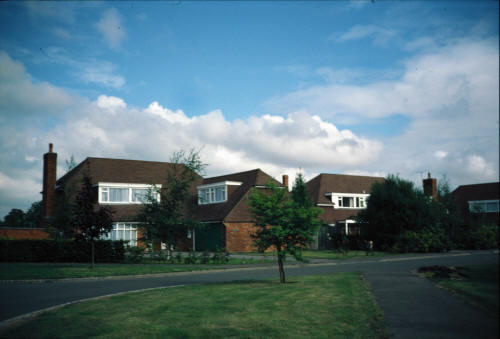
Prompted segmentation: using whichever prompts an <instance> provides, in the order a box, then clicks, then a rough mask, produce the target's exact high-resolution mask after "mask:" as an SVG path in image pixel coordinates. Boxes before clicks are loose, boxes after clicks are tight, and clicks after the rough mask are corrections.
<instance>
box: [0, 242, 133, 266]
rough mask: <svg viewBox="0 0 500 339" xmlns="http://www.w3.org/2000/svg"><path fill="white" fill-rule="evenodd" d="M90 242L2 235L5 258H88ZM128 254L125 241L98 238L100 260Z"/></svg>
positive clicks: (0, 257) (0, 254)
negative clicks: (17, 238) (26, 238)
mask: <svg viewBox="0 0 500 339" xmlns="http://www.w3.org/2000/svg"><path fill="white" fill-rule="evenodd" d="M90 255H91V246H90V243H89V242H87V241H84V240H78V241H74V240H12V239H0V261H1V262H9V261H10V262H88V261H89V258H90ZM124 256H125V248H124V246H123V241H110V240H97V241H96V242H95V257H96V261H97V262H120V261H123V259H124Z"/></svg>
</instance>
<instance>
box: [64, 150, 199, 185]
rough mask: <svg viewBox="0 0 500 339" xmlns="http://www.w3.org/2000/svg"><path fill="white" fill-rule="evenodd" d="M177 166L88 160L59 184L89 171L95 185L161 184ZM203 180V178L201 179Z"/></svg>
mask: <svg viewBox="0 0 500 339" xmlns="http://www.w3.org/2000/svg"><path fill="white" fill-rule="evenodd" d="M174 166H183V165H178V164H177V165H176V164H172V163H168V162H158V161H142V160H125V159H109V158H91V157H89V158H86V159H85V160H84V161H82V162H81V163H80V164H79V165H78V166H76V167H75V168H73V169H72V170H71V171H70V172H68V173H66V174H65V175H64V176H63V177H61V178H60V179H59V180H58V181H57V183H58V184H59V185H61V184H65V183H66V181H67V180H68V179H70V178H71V179H72V178H73V177H74V176H76V175H78V174H80V175H82V174H83V172H84V171H85V170H86V169H88V170H89V174H90V176H91V177H92V182H93V183H98V182H117V183H129V184H132V183H141V184H151V183H152V184H161V183H163V182H164V181H165V179H166V177H167V172H168V171H169V170H170V169H173V168H174ZM200 180H201V177H200Z"/></svg>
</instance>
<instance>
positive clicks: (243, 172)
mask: <svg viewBox="0 0 500 339" xmlns="http://www.w3.org/2000/svg"><path fill="white" fill-rule="evenodd" d="M254 171H255V172H256V171H262V170H261V169H260V168H255V169H253V170H249V171H242V172H236V173H229V174H222V175H216V176H213V177H206V178H204V179H214V178H220V177H227V176H230V175H238V174H245V173H250V172H254Z"/></svg>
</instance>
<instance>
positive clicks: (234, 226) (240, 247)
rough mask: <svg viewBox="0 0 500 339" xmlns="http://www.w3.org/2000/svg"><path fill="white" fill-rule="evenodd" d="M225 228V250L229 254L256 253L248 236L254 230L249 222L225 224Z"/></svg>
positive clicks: (268, 250)
mask: <svg viewBox="0 0 500 339" xmlns="http://www.w3.org/2000/svg"><path fill="white" fill-rule="evenodd" d="M224 226H226V250H227V251H229V252H256V251H257V247H254V246H253V239H252V237H250V234H252V233H254V232H255V230H256V228H255V226H254V224H253V223H251V222H225V223H224ZM274 250H275V249H274V247H271V248H268V249H267V250H266V252H272V251H274Z"/></svg>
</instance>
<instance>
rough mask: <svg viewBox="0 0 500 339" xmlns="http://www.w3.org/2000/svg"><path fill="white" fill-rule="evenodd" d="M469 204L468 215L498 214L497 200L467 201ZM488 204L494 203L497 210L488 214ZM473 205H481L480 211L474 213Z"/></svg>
mask: <svg viewBox="0 0 500 339" xmlns="http://www.w3.org/2000/svg"><path fill="white" fill-rule="evenodd" d="M467 202H468V203H469V212H470V213H498V212H499V207H500V206H499V202H498V199H497V200H470V201H467ZM488 203H496V204H497V210H496V211H490V212H488V209H487V207H486V206H487V204H488ZM474 205H482V207H481V211H478V212H476V211H475V210H474Z"/></svg>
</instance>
